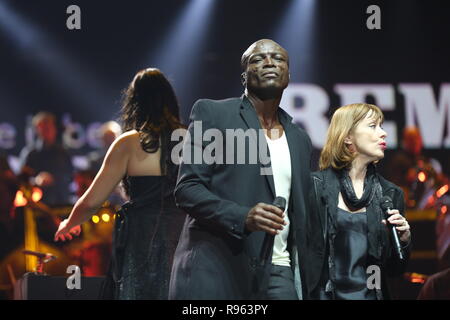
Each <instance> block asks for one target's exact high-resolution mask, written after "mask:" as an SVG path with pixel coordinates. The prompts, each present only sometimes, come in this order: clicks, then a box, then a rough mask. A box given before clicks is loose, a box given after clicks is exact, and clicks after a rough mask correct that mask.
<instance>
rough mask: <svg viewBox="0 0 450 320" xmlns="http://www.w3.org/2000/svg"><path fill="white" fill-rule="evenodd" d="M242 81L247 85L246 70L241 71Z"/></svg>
mask: <svg viewBox="0 0 450 320" xmlns="http://www.w3.org/2000/svg"><path fill="white" fill-rule="evenodd" d="M241 82H242V85H243V86H244V87H246V86H247V74H246V73H245V72H242V73H241Z"/></svg>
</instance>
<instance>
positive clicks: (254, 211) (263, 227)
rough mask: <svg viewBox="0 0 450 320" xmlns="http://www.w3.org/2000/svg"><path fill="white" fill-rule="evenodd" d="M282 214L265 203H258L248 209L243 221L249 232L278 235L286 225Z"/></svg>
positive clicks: (279, 210)
mask: <svg viewBox="0 0 450 320" xmlns="http://www.w3.org/2000/svg"><path fill="white" fill-rule="evenodd" d="M283 218H284V213H283V211H282V210H281V209H280V208H277V207H275V206H273V205H270V204H266V203H258V204H257V205H256V206H254V207H253V208H251V209H250V211H249V212H248V214H247V219H246V220H245V227H246V228H247V230H249V231H264V232H267V233H268V234H271V235H276V234H278V233H279V231H278V230H283V226H285V225H286V222H285V221H284V219H283Z"/></svg>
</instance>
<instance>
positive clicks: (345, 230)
mask: <svg viewBox="0 0 450 320" xmlns="http://www.w3.org/2000/svg"><path fill="white" fill-rule="evenodd" d="M382 123H383V113H382V112H381V110H380V109H379V108H378V107H377V106H375V105H371V104H365V103H356V104H350V105H346V106H343V107H340V108H338V109H337V110H336V111H335V113H334V114H333V117H332V119H331V123H330V127H329V129H328V133H327V139H326V143H325V146H324V148H323V150H322V152H321V155H320V161H319V167H320V171H318V172H314V173H313V174H312V186H313V188H311V198H310V205H311V210H310V212H311V215H310V217H309V221H308V223H309V228H308V236H307V239H308V247H309V250H310V258H311V261H310V263H309V266H310V269H311V275H312V276H311V277H310V278H309V279H307V281H308V291H309V293H310V296H311V298H314V299H344V300H347V299H348V300H354V299H355V300H377V299H389V297H390V296H389V292H388V288H387V276H395V275H400V274H401V273H402V272H403V271H404V269H405V267H406V264H407V261H408V259H409V244H410V239H411V233H410V227H409V224H408V222H407V221H406V219H405V218H404V216H403V214H404V197H403V192H402V190H401V189H400V188H399V187H397V186H396V185H394V184H393V183H391V182H389V181H387V180H386V179H384V178H383V177H381V176H380V175H379V174H378V173H377V170H376V163H377V162H378V161H380V160H381V159H382V158H383V157H384V150H385V149H386V140H385V139H386V136H387V134H386V132H385V131H384V130H383V128H382ZM385 196H389V197H390V198H391V199H392V202H393V205H391V206H390V209H387V213H388V216H389V217H388V219H387V220H388V223H386V219H385V216H384V215H385V212H384V210H383V208H382V203H381V202H382V199H383V201H384V199H385V198H384V197H385ZM389 225H392V227H393V228H395V229H396V230H397V234H398V237H399V242H400V246H401V250H402V253H403V258H401V257H400V256H399V255H398V254H397V251H396V249H395V245H394V242H393V239H391V233H390V232H389V227H390V226H389Z"/></svg>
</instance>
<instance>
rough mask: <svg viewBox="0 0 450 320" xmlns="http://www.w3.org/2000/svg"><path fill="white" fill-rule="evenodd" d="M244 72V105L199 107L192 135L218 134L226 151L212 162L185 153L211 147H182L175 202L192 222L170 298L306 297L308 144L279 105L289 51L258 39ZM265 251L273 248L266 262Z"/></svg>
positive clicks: (190, 142)
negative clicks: (281, 202)
mask: <svg viewBox="0 0 450 320" xmlns="http://www.w3.org/2000/svg"><path fill="white" fill-rule="evenodd" d="M241 65H242V69H243V73H242V83H243V85H244V87H245V93H244V94H243V95H242V97H240V98H230V99H226V100H220V101H215V100H207V99H202V100H199V101H197V102H196V103H195V105H194V106H193V108H192V112H191V116H190V121H191V123H190V125H189V135H188V136H190V137H193V136H194V134H195V133H196V132H197V131H198V130H199V129H200V130H202V131H203V132H205V130H208V129H215V131H216V132H217V131H218V132H220V133H222V137H223V139H221V140H220V139H219V140H217V141H215V142H216V143H221V144H223V148H221V149H222V150H223V154H221V152H216V153H215V161H214V163H212V164H208V163H211V162H209V161H205V159H203V161H201V163H198V161H191V159H188V156H187V155H190V156H192V155H194V158H195V155H198V154H203V152H204V151H205V148H207V147H208V145H209V143H210V142H209V139H203V140H202V141H200V142H198V141H197V140H196V139H192V138H191V139H189V138H188V139H186V140H185V145H184V148H183V160H182V163H181V166H180V171H179V175H178V182H177V186H176V188H175V198H176V202H177V205H178V206H179V207H180V208H182V209H183V210H185V211H186V213H187V214H188V215H187V218H186V221H185V224H184V228H183V231H182V234H181V236H180V240H179V244H178V248H177V251H176V253H175V257H174V263H173V268H172V277H171V284H170V293H169V298H170V299H227V300H229V299H230V300H231V299H283V300H288V299H303V298H306V297H305V292H306V287H305V284H306V281H305V277H307V274H306V271H305V269H306V268H305V263H306V262H307V261H306V258H305V255H306V237H305V233H306V232H305V229H306V209H307V204H306V200H307V199H308V196H307V194H308V188H309V179H310V178H309V177H310V154H311V148H312V146H311V141H310V138H309V137H308V135H307V133H306V132H305V131H304V130H302V129H300V128H299V127H297V126H296V125H295V124H293V123H291V121H292V118H291V117H290V116H289V115H288V114H287V113H286V112H285V111H284V110H282V109H281V108H280V107H279V103H280V100H281V98H282V94H283V91H284V89H285V88H286V87H287V85H288V83H289V57H288V53H287V51H286V50H285V49H283V48H282V47H281V46H280V45H279V44H277V43H276V42H274V41H272V40H267V39H263V40H259V41H257V42H255V43H253V44H252V45H251V46H250V47H249V48H248V49H247V50H246V51H245V52H244V54H243V55H242V60H241ZM230 130H232V132H234V133H235V135H232V136H230V134H229V132H230ZM252 131H253V132H257V134H253V135H252V134H251V133H250V134H246V136H245V138H246V142H247V143H245V144H244V147H243V148H239V144H238V145H237V146H236V139H239V135H240V134H245V133H249V132H252ZM205 140H208V141H205ZM218 141H219V142H218ZM255 145H256V146H257V148H256V147H255ZM252 150H253V151H252ZM254 150H257V152H258V157H254V156H255V154H252V153H254ZM264 154H265V155H266V156H267V155H268V159H269V160H270V161H269V162H268V163H264V161H262V160H263V159H262V158H264V157H263V156H264ZM255 158H257V161H253V162H252V161H251V159H255ZM242 159H245V161H239V160H242ZM242 162H244V163H242ZM278 196H281V197H283V198H285V199H286V206H285V207H286V209H285V210H284V212H283V210H281V209H280V208H279V207H277V206H274V205H272V203H273V201H274V199H275V197H278ZM263 243H269V245H270V246H269V251H268V254H264V250H263Z"/></svg>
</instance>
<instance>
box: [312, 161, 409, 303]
mask: <svg viewBox="0 0 450 320" xmlns="http://www.w3.org/2000/svg"><path fill="white" fill-rule="evenodd" d="M378 178H379V181H380V184H381V187H382V190H383V195H389V196H390V197H391V198H392V201H393V203H394V208H395V209H397V210H399V211H400V214H402V215H404V213H405V205H404V197H403V191H402V190H401V189H400V188H399V187H397V186H396V185H394V184H393V183H391V182H389V181H387V180H386V179H384V178H383V177H381V176H380V175H378ZM311 179H312V182H311V186H312V188H311V190H310V195H309V196H310V199H309V202H310V203H309V204H310V208H309V210H308V211H309V215H308V219H307V220H308V221H307V226H308V227H307V230H308V232H307V244H308V250H309V255H308V257H309V259H308V260H309V261H308V263H307V265H308V267H309V277H308V279H307V284H308V285H307V287H308V293H309V297H310V298H311V299H317V298H318V290H320V288H324V287H325V285H326V283H327V282H328V280H329V274H328V273H329V271H328V270H329V264H330V263H333V262H332V261H329V260H332V259H330V254H329V252H330V248H329V247H330V245H333V244H332V243H331V244H330V243H329V239H328V215H329V214H330V213H331V212H335V211H337V206H338V199H339V192H340V188H339V181H338V179H337V176H336V173H335V171H334V170H333V169H327V170H323V171H318V172H314V173H312V174H311ZM327 199H328V200H327ZM330 199H331V200H330ZM334 199H335V200H334ZM370 219H371V218H370V217H368V222H369V223H368V232H369V233H370V232H371V229H372V230H373V228H374V227H375V224H374V223H370V222H371V220H370ZM372 222H374V221H373V220H372ZM383 232H386V233H388V230H387V229H383ZM388 237H389V236H388ZM368 239H369V240H368V241H369V245H372V246H375V248H377V252H379V256H380V258H379V259H378V260H373V261H372V263H371V264H375V265H378V266H379V267H380V271H381V290H377V296H378V298H379V299H389V298H390V295H389V289H388V285H387V277H388V276H398V275H401V274H402V273H403V272H404V271H405V269H406V266H407V263H408V260H409V255H410V247H411V246H410V243H408V244H404V245H405V246H404V247H403V251H404V254H405V257H406V259H405V260H404V261H399V260H398V259H397V257H396V255H395V252H394V250H393V247H392V245H391V239H390V238H388V241H387V245H386V246H383V244H382V242H380V241H378V242H376V239H377V238H375V237H370V236H369V237H368ZM371 241H372V243H370V242H371Z"/></svg>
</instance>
